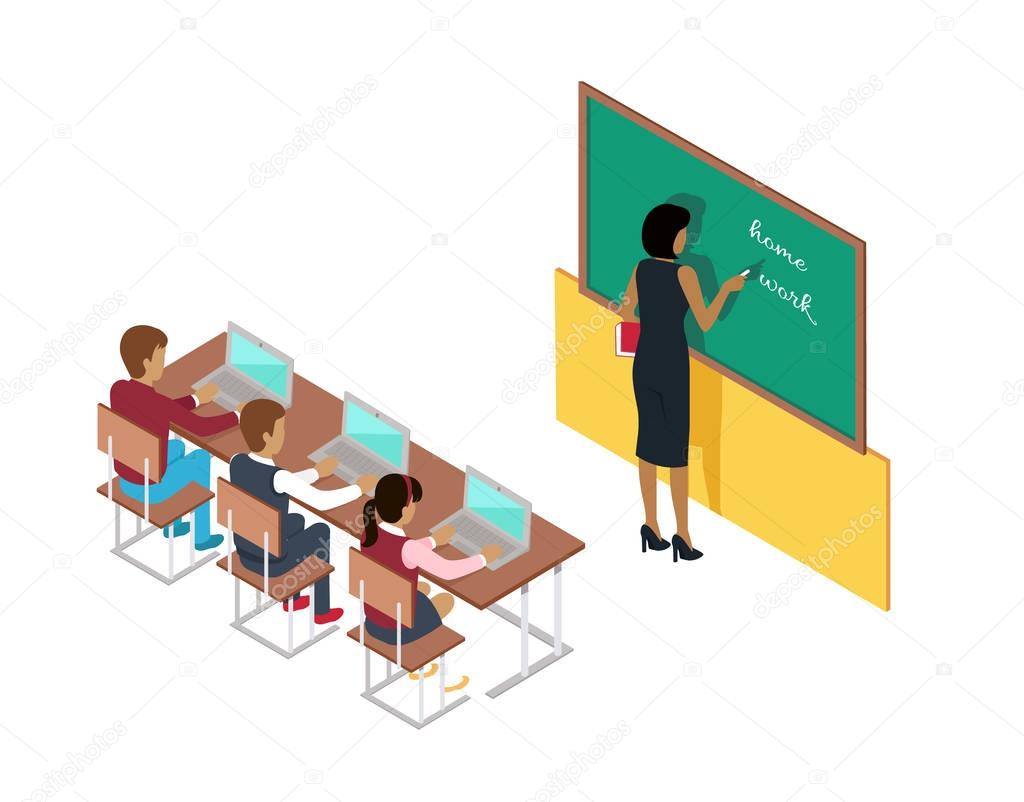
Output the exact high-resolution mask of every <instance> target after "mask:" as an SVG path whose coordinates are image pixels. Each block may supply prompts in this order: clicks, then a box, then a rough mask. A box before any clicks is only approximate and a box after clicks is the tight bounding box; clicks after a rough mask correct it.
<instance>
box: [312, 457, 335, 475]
mask: <svg viewBox="0 0 1024 802" xmlns="http://www.w3.org/2000/svg"><path fill="white" fill-rule="evenodd" d="M314 467H315V468H316V472H317V474H318V475H319V476H320V478H321V479H323V478H324V477H325V476H330V475H331V474H332V473H334V469H335V468H337V467H338V460H337V459H335V458H334V457H325V458H324V459H322V460H320V461H319V462H318V463H317V464H316V465H315V466H314Z"/></svg>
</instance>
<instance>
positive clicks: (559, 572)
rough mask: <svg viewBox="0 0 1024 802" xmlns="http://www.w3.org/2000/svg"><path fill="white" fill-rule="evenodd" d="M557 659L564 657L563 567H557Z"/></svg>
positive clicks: (555, 644) (555, 645)
mask: <svg viewBox="0 0 1024 802" xmlns="http://www.w3.org/2000/svg"><path fill="white" fill-rule="evenodd" d="M554 581H555V643H554V647H555V657H561V656H562V566H561V565H556V566H555V579H554Z"/></svg>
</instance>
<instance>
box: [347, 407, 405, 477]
mask: <svg viewBox="0 0 1024 802" xmlns="http://www.w3.org/2000/svg"><path fill="white" fill-rule="evenodd" d="M345 435H346V436H348V437H350V438H352V439H353V440H355V441H356V442H357V443H359V444H360V445H361V446H363V447H364V448H368V449H370V451H372V452H373V453H374V454H376V455H377V456H378V457H380V458H381V459H385V460H387V461H388V462H390V463H391V464H392V465H394V466H395V468H396V469H398V470H401V468H402V451H403V450H404V446H405V437H404V436H403V435H402V433H401V432H400V431H399V430H398V429H396V428H394V427H393V426H390V425H388V424H387V423H385V422H384V421H382V420H381V419H380V418H378V417H375V416H374V414H373V413H372V412H369V411H367V410H365V409H363V407H361V406H359V404H357V403H356V402H355V401H353V400H352V399H351V398H350V399H349V400H348V401H346V402H345Z"/></svg>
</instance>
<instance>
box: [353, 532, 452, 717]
mask: <svg viewBox="0 0 1024 802" xmlns="http://www.w3.org/2000/svg"><path fill="white" fill-rule="evenodd" d="M348 585H349V593H350V594H351V595H353V596H358V597H359V614H360V620H359V626H358V627H355V628H354V629H351V630H349V633H348V636H349V637H350V638H352V640H354V641H358V642H359V645H360V646H362V647H363V650H364V652H365V655H366V672H365V673H366V689H365V690H364V691H363V693H362V694H361V696H362V697H363V698H364V699H369V700H370V701H371V702H373V703H374V704H375V705H377V706H379V707H382V708H384V709H385V710H387V711H388V712H389V713H391V714H392V715H394V716H397V717H398V718H400V719H401V720H402V721H404V722H406V723H408V724H411V725H412V726H414V727H416V728H417V729H419V728H421V727H425V726H426V725H427V724H429V723H430V722H431V721H434V720H435V719H438V718H440V717H441V716H443V715H444V714H445V713H447V712H448V711H449V710H452V709H453V708H456V707H458V706H459V705H460V704H462V703H463V702H465V701H468V699H469V697H468V696H466V695H462V696H460V697H459V698H458V699H456V700H455V701H453V702H449V703H446V702H445V685H444V677H445V663H444V658H445V654H446V653H447V652H449V651H450V650H452V649H454V648H455V647H456V646H458V645H459V644H460V643H462V642H463V641H465V638H464V637H462V635H460V634H459V633H458V632H456V631H455V630H452V629H449V628H448V627H446V626H440V627H438V628H437V629H435V630H434V631H433V632H430V633H428V634H427V635H424V636H423V637H420V638H417V639H416V640H414V641H412V642H411V643H408V644H403V643H402V630H401V628H399V630H398V638H397V643H395V644H394V645H392V644H390V643H385V642H384V641H382V640H378V639H377V638H375V637H373V636H372V635H370V634H368V633H367V632H366V617H365V613H366V610H365V607H366V605H367V604H369V605H370V606H371V607H373V608H375V609H377V610H394V611H395V621H398V622H400V623H401V624H402V626H406V627H409V626H412V610H413V599H414V598H415V593H416V587H415V586H414V585H413V583H411V582H410V581H409V580H408V579H406V578H405V577H401V576H399V575H398V574H396V573H395V572H394V571H392V570H391V569H389V568H387V567H385V566H384V565H381V564H380V563H379V562H377V561H376V560H374V559H373V558H371V557H369V556H368V555H366V554H363V553H362V552H361V551H358V550H357V549H349V560H348ZM370 652H376V653H377V654H379V655H380V656H381V657H383V658H384V659H385V660H386V661H387V677H386V678H385V679H384V680H383V681H381V682H378V683H377V684H376V685H372V684H371V683H370ZM438 659H439V660H440V664H441V668H440V672H439V674H440V677H439V681H440V707H439V708H438V710H436V711H435V712H433V713H431V714H430V715H429V716H427V717H425V718H424V715H423V687H424V682H423V680H424V677H425V676H426V675H427V672H425V671H423V670H422V668H423V666H425V665H427V664H429V663H431V662H433V661H434V660H438ZM392 665H395V666H397V667H398V672H397V673H392V670H391V666H392ZM407 671H409V672H411V671H417V672H419V676H418V677H417V678H416V681H417V683H418V685H419V688H418V690H419V715H418V717H417V718H412V717H411V716H408V715H406V714H405V713H403V712H402V711H401V710H399V709H398V708H397V707H394V706H393V705H390V704H388V703H387V702H385V701H383V700H382V699H379V698H378V697H377V693H378V692H379V691H380V690H381V689H382V688H385V687H387V686H388V685H390V684H391V683H392V682H394V681H395V680H397V679H400V678H401V677H404V676H406V673H405V672H407Z"/></svg>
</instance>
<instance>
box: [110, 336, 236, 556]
mask: <svg viewBox="0 0 1024 802" xmlns="http://www.w3.org/2000/svg"><path fill="white" fill-rule="evenodd" d="M166 348H167V335H166V334H164V333H163V332H162V331H160V329H156V328H153V327H152V326H132V327H131V328H130V329H128V331H126V332H125V333H124V335H123V336H122V337H121V359H122V360H124V366H125V367H126V368H127V369H128V375H129V376H131V379H122V380H121V381H117V382H114V386H113V387H111V388H110V408H111V409H113V410H114V412H116V413H118V414H119V415H123V416H124V417H126V418H128V419H129V420H130V421H132V422H133V423H136V424H138V425H139V426H141V427H142V428H144V429H146V430H147V431H150V432H152V433H153V434H155V435H156V436H157V437H159V438H160V472H159V476H160V481H159V482H154V481H152V479H151V480H150V483H149V503H150V504H159V503H161V502H162V501H166V500H167V499H169V498H170V497H171V496H173V495H174V494H175V493H177V492H179V491H180V490H182V489H183V488H184V487H185V486H186V485H188V484H189V483H190V482H195V483H196V484H198V485H200V486H201V487H205V488H209V486H210V455H209V453H208V452H206V451H204V450H202V449H195V450H193V451H190V452H189V453H188V454H186V453H185V444H184V443H183V442H182V441H181V440H172V441H171V442H168V434H169V430H170V425H171V424H172V423H175V424H177V425H179V426H182V427H184V428H186V429H188V430H189V431H190V432H194V433H195V434H197V435H200V436H209V435H213V434H218V433H219V432H223V431H224V430H226V429H230V428H231V427H232V426H235V425H237V424H238V415H236V414H235V413H234V412H225V413H224V414H223V415H212V416H210V417H203V416H201V415H197V414H196V413H195V412H194V410H195V408H196V407H198V406H200V405H201V404H205V403H207V402H209V401H210V400H212V399H213V397H214V396H215V395H217V385H216V384H213V383H210V384H207V385H204V386H203V387H200V388H199V389H198V390H196V394H195V395H194V396H192V395H186V396H182V397H181V398H168V397H167V396H165V395H161V394H160V393H158V392H157V391H156V390H155V389H153V385H154V384H155V383H156V382H158V381H160V377H161V376H163V373H164V351H165V349H166ZM114 470H115V471H117V474H118V476H120V477H121V489H122V490H123V491H124V493H125V495H127V496H129V497H131V498H133V499H135V500H136V501H142V500H143V494H144V491H145V488H144V486H143V482H144V481H145V477H143V476H142V475H141V474H139V473H137V472H135V471H133V470H132V469H131V468H129V467H128V466H127V465H123V464H121V463H120V462H116V461H115V462H114ZM153 473H154V474H156V466H154V470H153ZM195 523H196V532H195V541H196V549H197V550H199V551H203V550H205V549H212V548H216V547H217V546H219V545H220V544H221V543H222V542H223V541H224V537H223V536H222V535H211V534H210V505H209V503H207V504H204V505H203V506H201V507H199V508H198V509H197V510H196V512H195ZM188 531H189V527H188V524H186V523H183V522H181V521H176V522H175V524H174V536H175V537H180V536H181V535H185V534H187V533H188ZM164 537H170V532H169V531H168V529H164Z"/></svg>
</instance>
